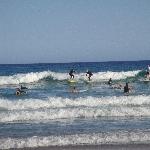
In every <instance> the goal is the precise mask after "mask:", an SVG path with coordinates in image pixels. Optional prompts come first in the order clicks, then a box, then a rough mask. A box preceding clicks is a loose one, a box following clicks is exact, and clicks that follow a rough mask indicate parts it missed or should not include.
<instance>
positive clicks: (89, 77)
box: [86, 70, 93, 81]
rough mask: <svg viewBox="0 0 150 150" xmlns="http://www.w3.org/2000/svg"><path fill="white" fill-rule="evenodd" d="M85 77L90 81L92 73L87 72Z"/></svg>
mask: <svg viewBox="0 0 150 150" xmlns="http://www.w3.org/2000/svg"><path fill="white" fill-rule="evenodd" d="M87 75H89V76H88V79H89V81H91V76H92V75H93V73H92V72H91V71H89V70H87V72H86V76H87Z"/></svg>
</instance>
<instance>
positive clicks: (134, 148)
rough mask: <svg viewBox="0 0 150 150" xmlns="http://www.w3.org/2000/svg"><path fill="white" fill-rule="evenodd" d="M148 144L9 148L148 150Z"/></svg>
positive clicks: (15, 149)
mask: <svg viewBox="0 0 150 150" xmlns="http://www.w3.org/2000/svg"><path fill="white" fill-rule="evenodd" d="M149 149H150V143H148V144H102V145H66V146H45V147H32V148H31V147H26V148H11V149H10V150H149Z"/></svg>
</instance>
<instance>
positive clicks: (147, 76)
mask: <svg viewBox="0 0 150 150" xmlns="http://www.w3.org/2000/svg"><path fill="white" fill-rule="evenodd" d="M146 78H147V79H149V80H150V66H149V65H148V66H147V71H146Z"/></svg>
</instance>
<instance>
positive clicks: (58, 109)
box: [0, 96, 150, 122]
mask: <svg viewBox="0 0 150 150" xmlns="http://www.w3.org/2000/svg"><path fill="white" fill-rule="evenodd" d="M0 105H1V108H0V109H1V110H5V111H1V113H0V122H14V121H30V120H34V121H42V120H52V119H63V118H66V119H74V118H91V117H92V118H93V117H101V116H121V117H122V116H123V117H124V116H150V111H149V106H150V96H130V97H125V96H120V97H102V98H94V97H87V98H77V99H63V98H60V97H58V98H54V97H53V98H49V99H48V100H35V99H34V100H32V99H29V100H16V101H9V100H0Z"/></svg>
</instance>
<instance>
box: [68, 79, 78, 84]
mask: <svg viewBox="0 0 150 150" xmlns="http://www.w3.org/2000/svg"><path fill="white" fill-rule="evenodd" d="M68 82H69V83H76V82H77V81H76V80H73V79H69V80H68Z"/></svg>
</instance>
